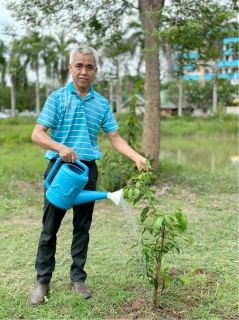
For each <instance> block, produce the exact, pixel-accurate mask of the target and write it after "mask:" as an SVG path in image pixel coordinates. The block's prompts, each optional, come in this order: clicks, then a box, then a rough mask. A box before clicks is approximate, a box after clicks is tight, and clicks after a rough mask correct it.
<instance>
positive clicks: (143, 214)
mask: <svg viewBox="0 0 239 320" xmlns="http://www.w3.org/2000/svg"><path fill="white" fill-rule="evenodd" d="M149 209H150V207H145V208H143V210H142V211H141V214H140V217H142V216H145V215H146V214H147V213H148V212H149Z"/></svg>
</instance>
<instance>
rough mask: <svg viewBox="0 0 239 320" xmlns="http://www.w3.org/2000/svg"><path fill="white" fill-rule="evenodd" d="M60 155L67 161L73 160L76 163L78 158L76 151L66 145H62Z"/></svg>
mask: <svg viewBox="0 0 239 320" xmlns="http://www.w3.org/2000/svg"><path fill="white" fill-rule="evenodd" d="M59 156H60V157H61V158H62V160H63V161H65V162H72V163H75V162H76V159H78V157H77V154H76V153H75V151H74V150H73V149H71V148H68V147H66V146H64V145H62V147H60V149H59Z"/></svg>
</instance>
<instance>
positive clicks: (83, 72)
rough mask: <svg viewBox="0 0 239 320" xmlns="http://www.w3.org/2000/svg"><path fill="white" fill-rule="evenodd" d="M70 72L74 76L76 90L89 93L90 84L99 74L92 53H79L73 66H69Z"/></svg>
mask: <svg viewBox="0 0 239 320" xmlns="http://www.w3.org/2000/svg"><path fill="white" fill-rule="evenodd" d="M68 67H69V71H70V73H71V75H72V80H73V82H74V86H75V89H76V90H77V91H80V92H86V91H89V88H90V84H91V83H92V81H93V80H94V78H95V75H96V74H97V71H98V68H96V66H95V58H94V55H93V54H92V53H87V54H82V53H80V52H77V53H76V54H75V56H74V61H73V64H72V65H71V64H69V65H68Z"/></svg>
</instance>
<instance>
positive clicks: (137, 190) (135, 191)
mask: <svg viewBox="0 0 239 320" xmlns="http://www.w3.org/2000/svg"><path fill="white" fill-rule="evenodd" d="M139 192H140V191H139V189H137V188H135V189H134V196H137V195H139Z"/></svg>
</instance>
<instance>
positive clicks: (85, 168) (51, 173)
mask: <svg viewBox="0 0 239 320" xmlns="http://www.w3.org/2000/svg"><path fill="white" fill-rule="evenodd" d="M61 161H63V160H62V158H60V157H59V158H58V159H57V160H56V162H55V164H54V166H53V167H52V168H51V171H50V172H49V174H48V176H47V177H46V180H45V183H44V184H45V187H46V188H47V189H48V188H49V186H50V185H49V182H50V180H51V177H52V176H53V174H54V172H55V170H56V168H57V167H58V165H59V163H60V162H61ZM76 163H77V164H78V165H79V166H80V167H82V168H83V169H84V171H85V175H86V176H88V173H89V168H88V167H87V166H86V165H85V164H84V163H82V162H81V161H80V160H77V159H76Z"/></svg>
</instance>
